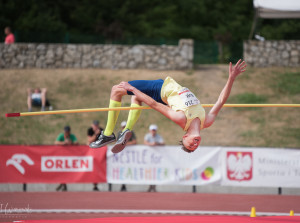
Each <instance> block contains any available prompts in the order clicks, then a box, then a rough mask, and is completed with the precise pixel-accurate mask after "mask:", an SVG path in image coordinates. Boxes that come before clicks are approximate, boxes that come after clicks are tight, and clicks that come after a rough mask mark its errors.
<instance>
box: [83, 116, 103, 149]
mask: <svg viewBox="0 0 300 223" xmlns="http://www.w3.org/2000/svg"><path fill="white" fill-rule="evenodd" d="M102 131H103V128H101V127H100V125H99V121H97V120H94V121H93V123H92V125H91V127H90V128H88V130H87V144H88V145H90V144H91V143H92V142H94V141H96V139H97V137H98V136H99V135H100V133H101V132H102Z"/></svg>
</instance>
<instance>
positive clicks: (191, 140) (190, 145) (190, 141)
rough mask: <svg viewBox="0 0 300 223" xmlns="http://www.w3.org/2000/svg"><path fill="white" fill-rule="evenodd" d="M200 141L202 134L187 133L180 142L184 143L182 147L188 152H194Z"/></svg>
mask: <svg viewBox="0 0 300 223" xmlns="http://www.w3.org/2000/svg"><path fill="white" fill-rule="evenodd" d="M200 142H201V136H200V134H199V135H194V134H188V133H186V134H185V135H184V136H183V137H182V140H181V141H180V144H181V145H182V147H181V149H182V150H184V151H185V152H188V153H191V152H194V151H195V150H196V149H197V148H198V146H199V144H200Z"/></svg>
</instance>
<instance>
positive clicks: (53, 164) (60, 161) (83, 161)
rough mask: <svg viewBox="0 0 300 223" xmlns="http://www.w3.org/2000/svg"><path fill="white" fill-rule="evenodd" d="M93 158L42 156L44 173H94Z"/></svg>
mask: <svg viewBox="0 0 300 223" xmlns="http://www.w3.org/2000/svg"><path fill="white" fill-rule="evenodd" d="M93 166H94V165H93V157H92V156H42V160H41V171H42V172H92V171H93Z"/></svg>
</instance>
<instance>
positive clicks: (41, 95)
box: [27, 88, 52, 112]
mask: <svg viewBox="0 0 300 223" xmlns="http://www.w3.org/2000/svg"><path fill="white" fill-rule="evenodd" d="M46 94H47V88H42V89H40V88H36V89H34V91H32V89H31V88H28V89H27V105H28V111H29V112H31V111H32V105H33V106H41V110H42V111H45V108H46V106H49V110H52V106H51V105H50V103H49V101H48V100H47V98H46Z"/></svg>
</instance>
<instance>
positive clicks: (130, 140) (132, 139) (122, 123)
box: [117, 121, 136, 191]
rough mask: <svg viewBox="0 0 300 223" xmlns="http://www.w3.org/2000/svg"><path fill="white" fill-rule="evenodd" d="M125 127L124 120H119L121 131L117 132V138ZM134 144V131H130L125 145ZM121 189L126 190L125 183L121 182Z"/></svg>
mask: <svg viewBox="0 0 300 223" xmlns="http://www.w3.org/2000/svg"><path fill="white" fill-rule="evenodd" d="M125 127H126V121H123V122H121V131H119V132H118V135H117V136H118V137H117V138H119V137H120V135H121V133H122V131H123V130H124V128H125ZM135 144H136V136H135V134H134V132H133V131H132V135H131V137H130V139H129V140H128V142H127V144H126V145H135ZM121 191H127V189H126V185H125V184H122V186H121Z"/></svg>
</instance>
